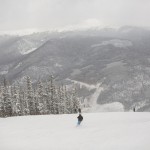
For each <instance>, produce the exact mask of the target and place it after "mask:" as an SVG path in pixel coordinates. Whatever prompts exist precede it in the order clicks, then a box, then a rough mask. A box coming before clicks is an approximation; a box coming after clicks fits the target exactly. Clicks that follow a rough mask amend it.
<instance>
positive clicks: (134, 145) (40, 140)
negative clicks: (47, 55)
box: [0, 112, 150, 150]
mask: <svg viewBox="0 0 150 150" xmlns="http://www.w3.org/2000/svg"><path fill="white" fill-rule="evenodd" d="M76 117H77V114H75V115H46V116H28V117H27V116H25V117H12V118H5V119H2V118H1V119H0V133H1V134H0V150H150V142H149V139H150V128H149V127H150V113H133V112H129V113H91V114H83V117H84V119H83V122H82V124H81V126H76V123H77V118H76Z"/></svg>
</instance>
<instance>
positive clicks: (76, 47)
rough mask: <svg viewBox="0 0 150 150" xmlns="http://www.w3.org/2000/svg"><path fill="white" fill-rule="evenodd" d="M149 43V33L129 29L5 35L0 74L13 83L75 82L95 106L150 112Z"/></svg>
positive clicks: (0, 45) (1, 42)
mask: <svg viewBox="0 0 150 150" xmlns="http://www.w3.org/2000/svg"><path fill="white" fill-rule="evenodd" d="M149 39H150V31H149V30H147V29H144V28H139V27H128V26H126V27H122V28H120V29H118V30H117V29H111V28H105V29H91V30H84V31H65V32H40V33H34V34H31V35H24V36H0V52H1V53H0V74H1V76H4V75H5V76H6V77H7V78H8V79H9V80H10V81H12V83H13V82H15V81H17V82H18V81H22V78H23V76H25V75H29V76H31V78H32V79H33V81H34V82H36V81H37V80H38V79H39V78H42V79H45V78H47V77H48V76H49V74H53V75H54V76H55V77H56V78H55V79H56V81H57V82H63V83H65V84H67V85H68V86H70V85H71V84H72V83H75V84H76V85H77V87H78V94H79V97H80V98H81V99H85V100H86V101H87V102H88V103H89V105H92V104H93V105H95V103H96V104H100V105H103V104H108V103H116V102H117V103H120V104H121V105H123V107H124V109H125V111H129V110H131V109H133V107H135V106H136V108H137V109H138V111H149V110H150V94H149V93H150V92H149V91H150V88H149V87H150V76H149V73H150V43H149ZM68 79H69V80H68ZM98 85H100V86H98ZM96 108H97V106H96Z"/></svg>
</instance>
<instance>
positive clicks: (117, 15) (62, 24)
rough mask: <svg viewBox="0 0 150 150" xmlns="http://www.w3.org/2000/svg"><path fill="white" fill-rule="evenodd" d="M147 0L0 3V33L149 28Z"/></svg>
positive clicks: (21, 0)
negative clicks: (96, 27)
mask: <svg viewBox="0 0 150 150" xmlns="http://www.w3.org/2000/svg"><path fill="white" fill-rule="evenodd" d="M149 14H150V1H149V0H0V31H11V30H23V29H37V30H47V29H49V30H51V29H63V28H78V27H81V28H86V27H93V26H94V27H95V26H99V27H104V26H107V27H119V26H123V25H132V26H144V27H149V26H150V15H149Z"/></svg>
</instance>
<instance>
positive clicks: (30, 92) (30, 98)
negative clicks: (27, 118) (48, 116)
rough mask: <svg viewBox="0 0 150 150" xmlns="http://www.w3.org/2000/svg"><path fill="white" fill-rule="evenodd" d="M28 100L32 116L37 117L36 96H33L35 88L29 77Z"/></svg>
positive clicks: (27, 85) (27, 84) (27, 81)
mask: <svg viewBox="0 0 150 150" xmlns="http://www.w3.org/2000/svg"><path fill="white" fill-rule="evenodd" d="M26 88H27V91H26V99H27V102H28V108H29V113H30V115H35V103H34V98H33V97H34V96H33V88H32V82H31V79H30V77H29V76H27V77H26Z"/></svg>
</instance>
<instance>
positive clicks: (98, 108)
mask: <svg viewBox="0 0 150 150" xmlns="http://www.w3.org/2000/svg"><path fill="white" fill-rule="evenodd" d="M123 111H124V106H123V105H122V104H121V103H119V102H113V103H109V104H103V105H98V104H97V105H93V107H92V108H91V109H90V110H89V112H123Z"/></svg>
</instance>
